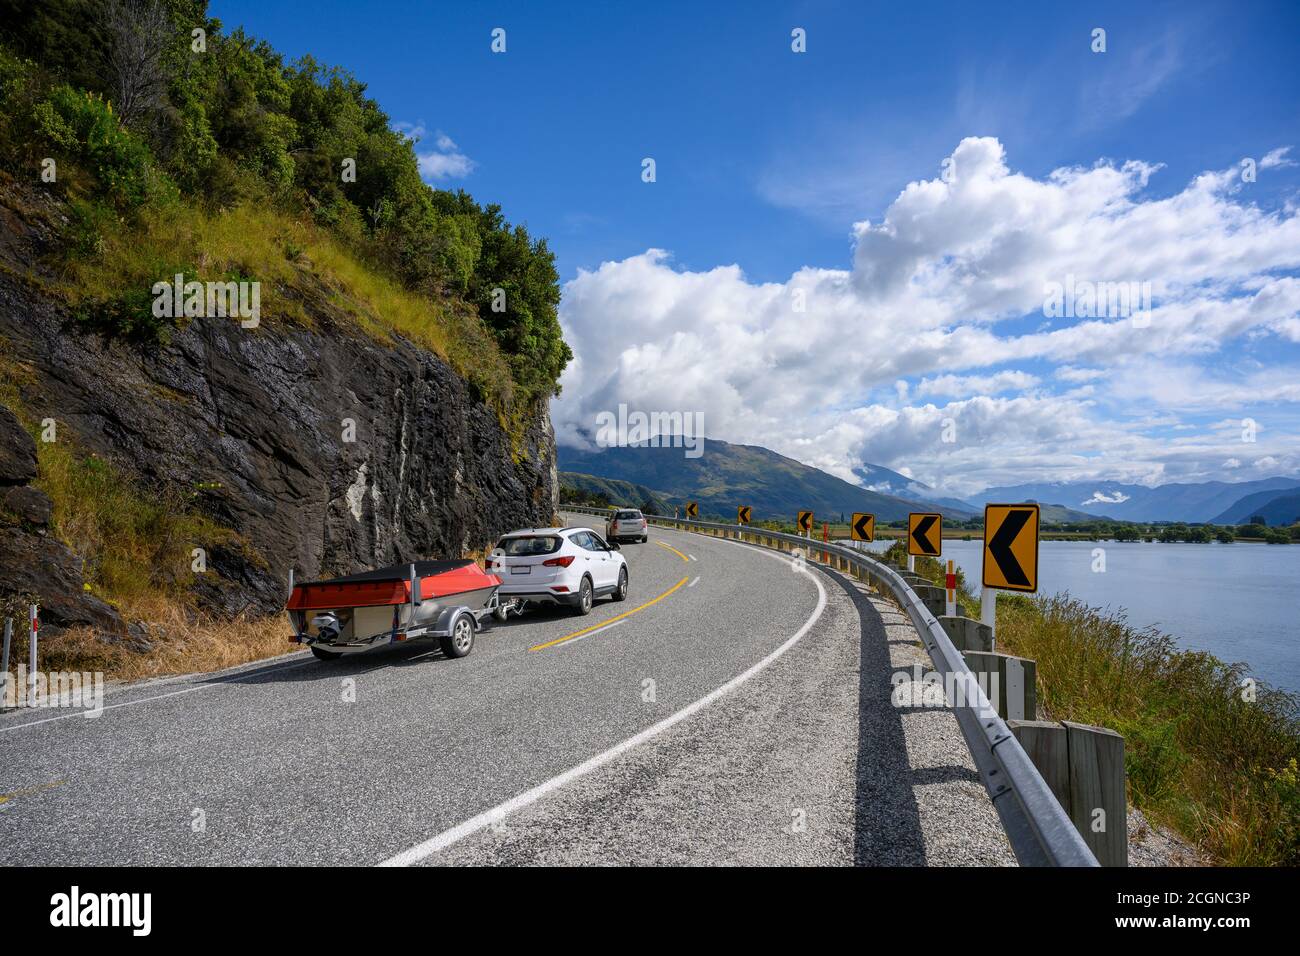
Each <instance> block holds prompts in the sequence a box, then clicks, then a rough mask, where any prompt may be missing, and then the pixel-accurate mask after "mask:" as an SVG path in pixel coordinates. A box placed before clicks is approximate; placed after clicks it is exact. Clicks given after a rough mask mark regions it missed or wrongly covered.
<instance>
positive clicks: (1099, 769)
mask: <svg viewBox="0 0 1300 956" xmlns="http://www.w3.org/2000/svg"><path fill="white" fill-rule="evenodd" d="M1007 727H1008V728H1010V730H1011V732H1012V733H1013V734H1015V736H1016V739H1017V740H1019V741H1020V746H1022V747H1024V748H1025V753H1026V754H1028V755H1029V759H1030V760H1032V761H1033V762H1034V766H1035V767H1037V768H1038V772H1039V773H1040V774H1042V775H1043V780H1044V781H1046V782H1047V785H1048V786H1049V787H1050V788H1051V790H1052V793H1053V794H1054V795H1055V796H1056V799H1057V800H1059V801H1060V803H1061V806H1062V807H1063V808H1064V809H1065V812H1066V815H1067V816H1069V818H1070V821H1071V822H1072V823H1073V824H1074V827H1075V829H1076V830H1078V831H1079V835H1080V836H1082V837H1083V841H1084V842H1085V843H1087V844H1088V848H1089V849H1090V850H1092V852H1093V855H1094V856H1096V857H1097V862H1098V863H1100V864H1101V865H1102V866H1128V804H1127V802H1126V800H1125V794H1124V738H1123V737H1121V736H1120V735H1119V734H1117V733H1115V731H1113V730H1107V729H1106V728H1105V727H1090V726H1088V725H1087V724H1075V723H1070V722H1069V721H1065V722H1062V723H1059V724H1058V723H1055V722H1053V721H1041V720H1008V721H1007Z"/></svg>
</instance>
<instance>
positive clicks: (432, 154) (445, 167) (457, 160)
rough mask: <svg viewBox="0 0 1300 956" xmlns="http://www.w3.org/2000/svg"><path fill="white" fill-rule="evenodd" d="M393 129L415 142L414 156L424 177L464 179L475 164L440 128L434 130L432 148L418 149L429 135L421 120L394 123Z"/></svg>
mask: <svg viewBox="0 0 1300 956" xmlns="http://www.w3.org/2000/svg"><path fill="white" fill-rule="evenodd" d="M393 129H395V130H397V131H398V132H399V133H402V134H404V135H405V136H406V137H408V138H409V139H411V140H413V141H414V142H415V144H416V148H415V158H416V161H417V162H418V163H419V166H420V175H421V176H422V177H423V178H425V179H432V180H440V179H464V178H465V177H466V176H468V175H469V174H470V173H472V172H473V171H474V167H475V166H476V165H477V164H476V163H475V162H474V160H472V159H470V158H469V157H468V156H466V155H465V154H464V153H462V152H461V150H460V147H459V146H457V145H456V143H455V141H454V140H453V139H452V138H451V137H450V136H448V135H447V134H446V133H444V132H443V131H442V130H435V131H434V134H433V146H434V148H433V149H432V150H422V149H420V143H421V142H423V140H424V139H425V138H426V137H427V136H428V135H429V131H428V129H427V128H426V127H425V125H424V121H423V120H421V121H420V122H418V123H406V122H398V123H394V124H393Z"/></svg>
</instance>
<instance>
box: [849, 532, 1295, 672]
mask: <svg viewBox="0 0 1300 956" xmlns="http://www.w3.org/2000/svg"><path fill="white" fill-rule="evenodd" d="M888 546H889V542H888V541H876V542H874V543H873V544H872V545H870V547H871V549H872V550H873V551H883V550H884V549H885V548H887V547H888ZM982 546H983V542H982V541H980V540H979V539H978V538H977V539H976V540H974V541H960V540H953V539H950V538H945V539H944V542H943V554H944V558H945V559H947V558H952V560H953V561H955V562H956V564H957V566H958V567H960V568H961V569H962V572H963V573H964V574H965V575H966V581H967V583H968V586H972V585H973V590H974V591H975V593H976V594H978V593H979V587H978V586H979V581H980V574H981V572H980V561H981V554H982ZM1094 548H1104V549H1105V552H1106V570H1105V572H1104V573H1098V572H1094V571H1093V570H1092V565H1093V555H1092V552H1093V549H1094ZM1038 587H1039V591H1040V593H1044V594H1052V593H1057V592H1061V591H1068V592H1069V593H1070V594H1071V595H1072V596H1073V597H1076V598H1078V599H1079V600H1081V601H1084V602H1086V603H1088V604H1090V605H1093V606H1096V607H1109V608H1114V609H1118V608H1125V609H1127V611H1128V618H1129V622H1130V623H1131V624H1133V625H1135V626H1137V627H1146V626H1148V625H1154V626H1156V627H1157V628H1159V629H1160V630H1162V631H1164V632H1165V633H1167V634H1170V635H1172V636H1173V637H1174V638H1176V639H1177V640H1178V642H1179V644H1181V645H1182V646H1183V647H1186V648H1191V649H1195V650H1205V651H1209V652H1210V653H1212V654H1214V655H1215V656H1216V657H1218V658H1220V659H1222V660H1224V661H1228V662H1237V661H1242V662H1245V663H1246V664H1249V665H1250V671H1249V674H1250V676H1253V677H1256V678H1258V679H1262V680H1265V681H1267V682H1268V683H1270V684H1273V685H1274V686H1277V687H1282V688H1285V689H1287V690H1290V691H1297V692H1300V545H1296V544H1288V545H1267V544H1254V543H1248V542H1243V541H1236V542H1233V543H1232V544H1218V543H1217V542H1216V543H1214V544H1157V543H1151V544H1146V543H1142V542H1117V541H1043V542H1042V543H1041V544H1040V545H1039V569H1038Z"/></svg>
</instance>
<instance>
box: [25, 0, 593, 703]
mask: <svg viewBox="0 0 1300 956" xmlns="http://www.w3.org/2000/svg"><path fill="white" fill-rule="evenodd" d="M0 22H3V23H4V24H5V27H4V30H3V32H0V193H3V195H4V199H5V204H6V206H7V207H8V209H9V211H12V212H14V213H15V214H16V215H17V217H18V218H19V219H20V220H26V221H28V222H29V223H40V227H39V229H37V232H39V233H40V234H41V235H42V237H43V238H45V239H48V240H49V241H48V245H47V248H48V250H49V251H48V255H47V258H46V260H45V261H43V262H42V263H40V268H39V269H38V270H33V271H30V272H24V273H23V274H22V275H21V276H19V277H18V278H20V279H21V281H23V282H24V283H27V284H36V285H39V286H41V290H42V292H43V294H45V295H49V296H52V297H55V298H58V299H61V300H62V301H64V302H66V303H67V305H68V310H69V313H70V315H72V316H73V318H74V319H75V320H76V321H77V322H79V323H80V324H81V325H82V326H83V329H84V331H85V333H86V334H97V335H102V336H105V337H106V338H112V339H115V340H119V341H122V342H125V343H127V344H129V346H130V347H132V348H137V349H141V350H146V351H147V350H152V349H159V348H164V347H166V345H167V343H168V342H169V340H170V339H171V338H172V337H173V336H174V335H175V334H176V333H177V331H178V329H180V328H182V327H183V326H184V324H185V323H186V322H187V321H193V320H192V319H185V318H172V317H170V316H157V315H155V314H154V309H153V307H152V306H153V299H154V296H153V292H152V289H153V286H154V284H155V283H157V282H170V281H172V280H173V278H174V277H175V276H176V275H177V274H180V275H181V276H182V277H183V281H192V280H200V281H212V280H219V281H256V282H258V283H259V284H260V291H261V297H260V298H261V303H260V304H261V314H260V317H259V318H260V321H261V325H262V326H263V327H265V328H275V327H277V326H280V327H283V326H286V325H287V326H298V327H317V326H319V325H320V324H321V323H323V322H335V323H339V322H341V323H347V324H350V325H351V326H353V327H355V329H357V330H359V331H360V332H361V333H362V334H366V335H370V336H372V337H374V338H376V339H379V340H384V339H386V338H388V337H390V336H392V335H394V334H399V335H401V336H403V337H405V338H407V339H409V340H410V341H412V342H414V343H415V344H417V345H419V346H422V347H424V348H426V349H428V350H430V351H431V352H433V353H435V354H437V355H439V356H440V357H441V358H443V359H444V360H445V361H446V362H447V363H448V364H449V365H450V366H451V367H452V368H453V369H455V370H456V371H457V373H458V374H460V376H461V377H462V378H464V379H465V380H466V381H467V382H468V383H469V384H470V385H471V386H472V388H473V390H474V393H475V394H476V395H477V396H478V397H479V398H480V399H481V400H482V401H484V402H485V403H486V404H488V405H489V406H490V407H491V408H493V409H494V410H495V411H496V412H497V415H498V419H499V420H500V422H501V423H502V425H503V427H504V428H505V429H506V430H507V432H508V433H509V434H510V435H511V437H512V438H513V439H514V440H515V441H516V447H517V448H519V447H520V445H519V440H520V438H521V436H522V434H523V432H524V430H525V428H526V427H527V425H528V424H529V422H530V421H531V419H532V418H533V417H534V415H535V414H536V413H537V412H538V410H539V409H540V408H542V407H544V404H545V403H546V402H547V401H548V399H549V398H550V397H551V396H552V395H553V394H556V393H558V391H559V385H558V379H559V375H560V373H561V372H562V371H563V369H564V367H565V365H566V363H567V362H568V361H569V359H570V358H571V357H572V353H571V352H570V350H569V348H568V346H567V345H566V344H565V342H564V340H563V337H562V335H561V330H560V325H559V320H558V315H557V308H558V304H559V282H558V275H557V273H556V271H555V265H554V256H553V254H552V253H551V251H550V249H549V248H548V246H547V243H546V241H545V240H544V239H540V238H534V237H533V236H532V235H530V233H529V232H528V230H527V228H526V227H524V226H523V225H518V224H512V223H510V222H508V221H507V220H506V218H505V216H504V214H503V212H502V210H501V209H500V207H498V206H496V205H490V204H489V205H481V204H479V203H478V202H476V201H475V200H474V199H473V198H472V197H471V196H470V195H468V194H467V193H465V192H463V191H447V190H438V189H433V188H431V187H430V186H428V185H427V184H426V183H425V182H424V181H423V180H422V178H421V175H420V168H419V161H418V159H417V156H416V152H415V142H416V141H415V140H414V139H413V138H412V137H411V136H408V135H407V134H406V132H403V130H408V131H409V128H408V127H400V128H399V127H397V126H395V124H394V123H393V122H392V121H391V120H390V118H389V117H388V116H387V115H386V114H385V113H384V112H383V111H382V110H381V109H380V107H379V105H378V104H377V103H376V102H375V101H374V100H373V99H372V98H370V97H369V96H367V93H366V87H365V84H364V83H362V82H361V81H359V80H358V79H357V78H355V77H353V76H352V75H351V74H349V73H348V72H347V71H345V70H343V69H340V68H337V67H331V66H327V65H325V64H321V63H319V62H317V61H316V60H314V59H313V58H312V57H310V56H304V57H302V58H300V59H297V60H294V61H292V62H289V61H286V60H285V59H284V58H283V57H282V56H281V54H279V53H278V52H277V51H276V50H275V49H273V48H272V47H271V46H270V45H269V44H267V43H265V42H263V41H261V40H258V39H256V38H255V37H251V36H248V35H247V34H245V33H244V32H243V31H242V30H234V31H227V30H226V29H225V28H224V27H223V25H222V24H221V23H220V22H219V21H218V20H216V19H213V18H211V17H210V16H208V12H207V3H206V0H0ZM196 31H197V32H196ZM414 132H416V133H418V131H414ZM353 169H354V170H355V175H351V172H352V170H353ZM15 186H21V187H22V188H21V189H16V188H14V187H15ZM37 189H39V190H41V191H43V192H45V193H46V194H47V195H48V196H50V197H52V198H53V199H54V200H56V202H57V212H56V213H55V214H54V215H53V216H51V215H50V214H49V208H48V207H46V208H41V209H36V208H31V209H28V208H25V207H24V205H23V203H24V202H25V200H24V198H23V196H24V195H30V194H31V192H32V191H33V190H37ZM24 191H25V192H24ZM28 213H30V215H28ZM51 224H53V225H54V229H53V231H52V232H51V230H50V229H49V228H48V227H49V226H50V225H51ZM229 321H238V320H237V319H235V318H231V319H229ZM249 334H251V335H256V334H260V333H259V332H258V331H250V332H249ZM7 358H8V351H7V350H6V349H0V400H3V401H4V403H5V404H6V405H8V406H9V407H10V408H11V409H13V410H14V412H15V413H16V414H18V415H19V417H20V418H21V419H23V420H24V422H25V424H27V425H28V427H29V428H33V429H34V428H35V427H36V425H37V422H36V420H35V418H36V416H32V415H29V414H27V412H26V411H25V410H24V408H23V403H22V396H23V394H25V393H27V392H30V391H31V389H32V386H33V385H34V384H35V378H34V377H35V376H36V375H37V374H38V373H37V371H36V370H35V369H32V368H27V367H23V366H21V365H20V364H18V363H16V362H14V361H12V360H8V361H7V360H6V359H7ZM37 449H38V464H39V476H38V479H37V481H36V482H35V483H34V484H35V486H36V487H37V488H39V489H40V490H42V491H44V492H45V493H46V494H47V495H48V496H49V497H50V499H51V501H52V506H53V515H52V520H51V527H50V533H51V534H53V535H56V536H57V537H58V538H60V539H61V540H63V541H64V542H65V543H66V544H68V545H69V546H70V547H71V548H72V550H73V551H74V553H76V554H77V555H79V556H80V557H82V558H83V559H84V567H83V572H84V576H85V580H86V588H87V590H88V591H91V592H92V593H94V594H95V595H96V596H98V597H99V598H101V599H102V600H105V601H107V602H108V603H110V604H111V605H113V606H115V607H116V608H117V609H118V610H119V611H120V612H121V613H122V615H123V617H124V618H125V619H126V620H128V621H132V622H149V623H148V624H146V625H140V624H136V625H133V626H134V628H135V630H134V632H133V635H132V636H131V638H129V639H126V640H124V641H122V642H119V643H112V642H105V641H101V640H99V639H98V636H97V635H95V634H93V633H90V632H89V631H87V632H86V633H79V632H74V631H68V632H64V633H62V634H58V635H55V634H53V633H51V636H50V637H49V639H48V641H47V642H45V643H44V644H43V649H42V660H43V662H44V663H46V664H47V665H48V666H50V667H53V668H61V667H67V668H76V669H91V670H103V671H105V672H106V673H107V674H108V675H109V676H110V677H121V678H131V677H141V676H148V675H151V674H158V673H174V672H181V671H195V670H207V669H212V668H216V667H221V666H226V665H229V664H235V663H240V662H243V661H248V660H253V659H257V658H261V657H265V656H268V655H271V654H276V653H282V652H285V651H287V650H289V649H290V648H289V645H287V643H286V642H285V640H284V636H285V635H284V625H283V621H282V620H281V619H280V617H279V616H278V615H272V616H270V617H267V618H261V619H257V620H253V619H245V618H238V619H236V620H233V621H221V620H218V619H216V618H212V617H208V616H206V615H204V614H203V613H202V612H201V611H200V610H199V609H198V608H197V606H196V603H195V600H194V598H193V595H192V593H191V589H190V586H191V584H192V583H193V578H192V574H191V572H190V570H189V568H190V557H189V555H190V549H191V548H192V547H193V542H195V541H199V540H201V541H205V542H209V543H211V542H221V543H223V544H224V545H226V546H233V547H238V546H239V540H238V536H237V535H235V534H234V532H232V531H230V530H229V529H226V528H222V527H219V526H218V525H216V524H215V523H214V522H213V521H212V520H211V519H209V518H208V517H206V516H205V515H204V514H202V512H201V510H200V509H199V508H197V507H196V504H195V499H196V498H197V497H198V496H197V494H196V492H197V489H187V488H155V487H146V486H144V485H143V484H142V483H141V482H139V481H138V480H136V479H135V478H134V477H133V476H131V475H128V474H124V473H122V472H121V471H120V470H119V469H117V468H116V467H114V465H113V464H112V463H111V462H108V461H105V460H103V459H101V458H97V457H95V456H94V455H91V454H89V453H87V452H85V450H84V449H81V448H79V447H78V444H77V441H76V436H75V435H74V434H72V433H71V432H70V431H61V432H60V437H59V441H58V442H57V443H46V442H41V441H37ZM141 628H143V630H142V629H141ZM133 642H134V648H135V649H134V650H133V649H132V643H133ZM146 645H147V647H148V652H147V653H139V652H138V650H139V648H140V647H142V646H146Z"/></svg>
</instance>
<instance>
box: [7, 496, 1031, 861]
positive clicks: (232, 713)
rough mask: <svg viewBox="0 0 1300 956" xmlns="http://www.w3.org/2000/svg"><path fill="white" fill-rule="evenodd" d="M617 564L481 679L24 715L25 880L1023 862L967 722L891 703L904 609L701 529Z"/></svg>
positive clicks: (344, 670)
mask: <svg viewBox="0 0 1300 956" xmlns="http://www.w3.org/2000/svg"><path fill="white" fill-rule="evenodd" d="M567 517H568V520H570V521H571V522H572V523H574V524H584V523H587V522H588V521H590V520H591V519H589V518H587V517H585V516H579V515H570V516H567ZM624 554H625V555H626V556H627V558H628V562H629V568H630V572H631V582H632V588H631V594H630V596H629V599H628V600H627V601H626V602H623V603H613V602H610V601H600V602H598V603H597V605H596V608H595V609H594V610H593V612H592V614H591V615H590V616H588V617H585V618H579V617H575V616H572V615H571V614H570V613H568V612H566V611H562V610H558V609H557V610H538V611H533V612H530V613H528V614H527V615H525V616H524V617H522V618H517V619H511V621H510V622H509V623H508V624H506V625H496V626H495V627H494V628H492V629H491V630H490V631H485V632H484V633H482V634H480V635H479V639H478V641H477V642H476V645H475V648H474V652H473V654H471V655H470V656H469V657H467V658H464V659H461V660H449V659H445V658H443V657H442V655H441V653H440V652H439V651H437V650H433V649H430V648H429V647H428V646H419V645H415V646H412V647H408V648H398V649H394V650H391V651H385V652H382V653H379V654H376V655H367V656H363V657H357V658H351V659H345V660H342V661H337V662H328V663H325V662H319V661H316V660H315V659H314V658H312V657H310V656H308V655H306V654H304V653H297V654H292V655H287V656H286V657H283V658H278V659H276V660H274V661H270V662H262V663H260V664H255V665H248V666H245V667H242V668H236V669H233V670H229V671H225V672H222V673H220V674H215V675H191V676H187V677H183V678H175V679H171V680H164V681H149V682H142V683H137V684H132V685H124V686H121V687H119V688H116V689H111V690H110V691H109V693H108V695H107V699H106V701H105V704H106V709H105V711H104V712H103V714H102V715H101V716H100V717H98V718H96V719H86V718H85V717H84V716H82V715H81V714H80V713H77V712H71V711H58V710H35V711H27V712H19V713H11V714H8V715H4V716H3V717H0V836H2V837H3V845H4V846H5V862H6V863H26V864H83V863H101V864H154V865H160V864H161V865H166V864H186V865H213V864H237V863H246V864H378V863H388V864H390V865H406V864H424V865H439V864H441V865H446V864H490V863H508V864H530V863H544V864H591V863H603V864H608V863H629V864H654V863H673V864H677V863H680V864H727V863H737V864H815V865H826V864H854V863H858V864H882V865H889V864H904V865H923V864H924V865H945V864H966V865H969V864H1004V863H1013V862H1014V859H1013V857H1012V855H1011V852H1010V849H1009V847H1008V846H1007V844H1006V840H1005V837H1004V836H1003V834H1002V832H1001V829H1000V827H999V826H998V822H997V818H996V814H995V813H994V811H993V809H992V807H991V806H990V804H989V802H988V799H987V797H986V796H985V795H984V791H983V788H982V787H981V786H980V785H979V783H978V781H977V780H976V778H975V775H974V771H973V768H972V765H971V762H970V757H969V755H968V754H967V753H966V749H965V745H964V744H963V742H962V740H961V736H960V734H959V732H958V731H957V728H956V724H955V721H954V720H953V719H952V716H951V714H949V713H947V712H946V711H944V710H941V709H920V708H899V707H895V706H893V704H892V703H891V702H890V677H891V674H892V673H893V672H894V671H895V669H897V668H899V667H907V666H910V665H911V664H912V663H913V662H923V661H924V660H925V658H924V655H923V653H922V651H921V650H920V648H919V645H917V644H916V637H915V634H914V632H912V630H911V626H910V624H908V623H907V622H906V621H905V620H904V619H903V618H902V616H901V615H900V614H899V613H898V612H897V610H896V609H894V608H893V606H892V605H889V604H888V603H886V602H884V601H882V600H881V599H879V598H878V597H875V596H873V595H869V594H866V593H864V592H863V590H862V589H861V588H860V586H858V585H856V584H855V583H852V582H850V581H848V580H847V579H845V578H842V577H841V576H839V575H836V574H833V573H829V572H826V571H823V570H821V569H808V570H804V571H796V570H795V569H793V568H792V566H791V564H790V562H789V561H788V560H787V559H784V558H781V557H779V556H777V555H775V554H773V553H770V552H766V551H763V550H761V549H758V548H753V547H749V546H744V545H740V544H736V543H734V542H728V541H722V540H717V539H713V538H706V537H701V536H699V535H693V534H689V533H686V532H677V531H669V530H661V529H651V533H650V542H649V543H647V544H630V545H625V546H624ZM601 625H605V626H604V627H601Z"/></svg>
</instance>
